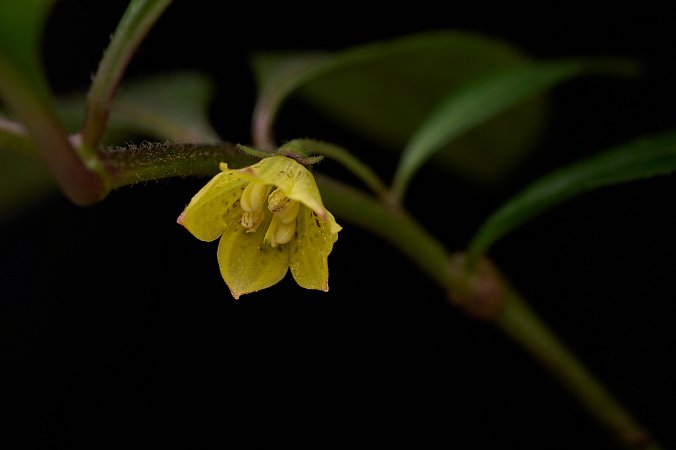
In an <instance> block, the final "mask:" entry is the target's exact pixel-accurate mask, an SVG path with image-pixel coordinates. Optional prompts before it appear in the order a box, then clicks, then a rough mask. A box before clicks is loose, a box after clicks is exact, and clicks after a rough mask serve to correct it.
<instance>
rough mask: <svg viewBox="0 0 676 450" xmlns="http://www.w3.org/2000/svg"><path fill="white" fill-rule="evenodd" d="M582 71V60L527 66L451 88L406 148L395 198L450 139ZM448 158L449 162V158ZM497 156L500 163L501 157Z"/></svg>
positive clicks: (498, 72) (487, 161)
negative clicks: (451, 90) (450, 91)
mask: <svg viewBox="0 0 676 450" xmlns="http://www.w3.org/2000/svg"><path fill="white" fill-rule="evenodd" d="M586 68H588V66H587V65H585V64H584V62H582V61H560V62H546V63H535V64H528V65H525V66H523V67H517V68H510V69H507V70H501V71H497V72H491V73H489V74H488V75H486V76H483V77H480V78H478V79H476V80H472V81H470V82H468V83H466V84H464V85H462V86H460V87H459V88H458V89H455V90H454V91H453V92H452V93H451V94H450V95H448V96H447V97H446V98H445V99H444V100H443V101H442V103H441V104H440V105H439V106H438V107H437V108H436V109H435V110H434V111H433V112H432V114H430V116H429V117H428V118H427V119H426V120H425V122H424V123H423V124H422V126H421V127H420V128H418V130H417V131H416V133H415V134H414V135H413V137H412V138H411V139H410V140H409V142H408V144H407V145H406V147H405V148H404V153H403V154H402V158H401V160H400V163H399V167H398V168H397V171H396V173H395V176H394V184H393V191H394V193H395V196H396V197H398V198H401V197H402V196H403V193H404V191H405V189H406V187H407V185H408V183H409V182H410V179H411V177H412V176H413V174H414V173H415V172H416V171H417V170H418V169H419V168H420V167H421V166H422V165H423V164H424V163H425V162H426V161H427V160H428V159H429V158H430V157H431V156H432V155H434V154H435V153H436V152H438V151H439V150H441V149H443V148H445V147H446V146H448V144H449V143H450V142H451V141H452V140H453V139H455V138H457V137H459V136H461V135H462V134H464V133H466V132H467V131H468V130H470V129H471V128H473V127H475V126H477V125H479V124H481V123H483V122H485V121H486V120H488V119H490V118H492V117H495V116H496V115H497V114H499V113H500V112H503V111H505V110H507V109H508V108H510V107H511V106H514V105H515V104H517V103H518V102H520V101H523V100H525V99H527V98H529V97H531V96H532V95H534V94H536V93H538V92H541V91H543V90H545V89H548V88H550V87H551V86H553V85H555V84H556V83H560V82H562V81H565V80H567V79H569V78H571V77H573V76H576V75H579V74H580V73H582V72H584V71H585V69H586ZM448 156H449V158H451V157H453V155H452V154H449V155H448ZM482 156H483V158H482V159H483V160H484V162H485V163H490V164H493V165H502V164H501V163H502V162H501V161H500V160H499V159H498V160H497V161H496V160H495V158H490V159H489V158H486V156H487V155H485V154H483V155H482ZM495 156H496V157H498V158H499V156H500V155H499V154H498V155H495ZM459 163H460V162H459ZM506 163H509V161H506Z"/></svg>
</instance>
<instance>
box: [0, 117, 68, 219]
mask: <svg viewBox="0 0 676 450" xmlns="http://www.w3.org/2000/svg"><path fill="white" fill-rule="evenodd" d="M54 192H56V189H55V185H54V182H53V181H52V178H51V176H50V175H49V173H48V172H47V170H46V168H45V167H44V164H43V163H42V161H40V160H39V159H38V156H37V153H36V152H35V148H34V147H33V143H32V142H31V141H30V139H29V138H28V135H27V134H26V130H25V129H24V128H23V126H21V125H19V124H18V123H16V122H12V121H10V120H7V119H5V118H4V117H2V116H0V220H5V219H8V218H11V217H14V215H16V214H17V213H18V212H19V211H20V210H21V208H22V207H27V206H30V205H32V204H33V203H34V201H36V200H38V199H39V198H41V197H43V196H44V195H46V194H48V193H54Z"/></svg>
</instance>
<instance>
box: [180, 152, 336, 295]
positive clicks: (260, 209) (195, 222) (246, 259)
mask: <svg viewBox="0 0 676 450" xmlns="http://www.w3.org/2000/svg"><path fill="white" fill-rule="evenodd" d="M220 169H221V172H220V173H219V174H217V175H216V176H214V178H212V179H211V180H210V181H209V182H208V183H207V184H206V185H205V186H204V187H203V188H202V189H201V190H200V191H199V192H198V193H197V194H195V196H194V197H193V198H192V200H191V201H190V203H189V204H188V206H187V207H186V208H185V210H184V211H183V213H181V215H180V216H179V217H178V220H177V222H178V223H179V224H181V225H183V226H184V227H185V228H186V229H188V231H190V232H191V233H192V234H193V235H194V236H195V237H196V238H198V239H200V240H202V241H213V240H215V239H217V238H219V237H220V242H219V244H218V263H219V267H220V270H221V275H222V276H223V279H224V280H225V283H226V284H227V285H228V287H229V288H230V292H231V293H232V295H233V297H235V298H239V297H240V296H241V295H243V294H247V293H250V292H255V291H259V290H261V289H265V288H267V287H270V286H272V285H274V284H276V283H277V282H279V281H281V280H282V278H284V276H285V275H286V273H287V271H288V269H289V268H290V269H291V274H292V275H293V278H294V279H295V280H296V282H297V283H298V284H299V285H300V286H302V287H304V288H307V289H318V290H322V291H327V290H328V288H329V285H328V281H329V269H328V261H327V258H328V256H329V254H330V253H331V250H332V248H333V244H334V242H335V241H336V240H337V239H338V232H339V231H340V230H341V227H340V225H338V224H337V223H336V220H335V219H334V217H333V215H332V214H331V213H330V212H329V211H328V210H326V208H324V205H323V204H322V200H321V196H320V194H319V189H318V188H317V184H316V182H315V179H314V177H313V176H312V173H310V171H309V170H308V169H307V168H305V167H304V166H303V165H302V164H300V163H298V162H296V161H295V160H293V159H291V158H288V157H286V156H271V157H268V158H264V159H262V160H261V161H259V162H258V163H256V164H254V165H252V166H249V167H245V168H243V169H229V168H228V166H227V164H225V163H221V165H220Z"/></svg>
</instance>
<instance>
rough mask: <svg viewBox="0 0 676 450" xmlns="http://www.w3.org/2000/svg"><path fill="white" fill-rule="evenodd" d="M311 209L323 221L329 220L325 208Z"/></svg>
mask: <svg viewBox="0 0 676 450" xmlns="http://www.w3.org/2000/svg"><path fill="white" fill-rule="evenodd" d="M313 211H314V213H315V214H317V215H318V216H319V217H321V218H322V220H323V221H324V222H326V221H328V220H329V215H328V214H326V210H325V209H324V208H319V209H313Z"/></svg>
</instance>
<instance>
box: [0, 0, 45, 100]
mask: <svg viewBox="0 0 676 450" xmlns="http://www.w3.org/2000/svg"><path fill="white" fill-rule="evenodd" d="M52 4H53V0H22V1H2V2H0V70H2V71H6V70H7V69H8V67H10V66H11V67H13V69H14V70H15V71H16V72H17V73H18V75H19V76H21V77H22V78H23V79H24V80H25V82H27V83H28V84H29V85H30V87H31V89H33V90H34V91H36V92H38V93H39V94H40V96H42V97H43V99H44V98H49V90H48V89H47V87H46V84H45V79H44V76H43V73H42V64H41V62H40V60H39V58H38V49H39V48H40V38H41V34H42V29H43V25H44V23H45V19H46V18H47V14H48V13H49V10H50V8H51V6H52Z"/></svg>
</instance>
